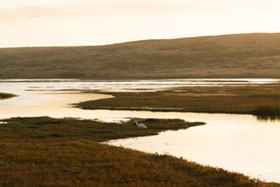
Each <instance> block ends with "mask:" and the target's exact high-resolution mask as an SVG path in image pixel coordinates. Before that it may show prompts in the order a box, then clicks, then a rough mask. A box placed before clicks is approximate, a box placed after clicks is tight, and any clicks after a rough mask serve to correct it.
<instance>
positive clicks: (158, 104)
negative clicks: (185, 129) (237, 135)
mask: <svg viewBox="0 0 280 187" xmlns="http://www.w3.org/2000/svg"><path fill="white" fill-rule="evenodd" d="M279 90H280V86H279V85H258V86H249V85H248V86H245V87H244V86H226V87H225V86H224V87H184V88H174V89H171V90H165V91H158V92H151V93H147V92H140V93H123V92H120V93H110V94H112V95H113V96H115V97H114V98H110V99H103V100H96V101H87V102H83V103H79V104H77V106H78V107H80V108H83V109H112V110H149V111H178V112H209V113H241V114H255V115H259V114H261V113H263V114H266V115H270V113H271V112H272V111H273V113H271V115H280V114H279V112H278V113H277V112H276V111H277V110H275V109H274V108H273V110H269V111H268V112H266V113H264V112H261V111H260V110H259V109H258V107H259V106H268V107H266V110H268V109H267V108H270V107H271V106H275V105H276V106H277V105H278V106H280V94H279ZM261 110H262V111H264V109H261Z"/></svg>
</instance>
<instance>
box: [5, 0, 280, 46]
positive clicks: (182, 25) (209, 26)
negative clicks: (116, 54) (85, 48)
mask: <svg viewBox="0 0 280 187" xmlns="http://www.w3.org/2000/svg"><path fill="white" fill-rule="evenodd" d="M279 7H280V2H279V0H254V1H253V0H243V1H241V0H184V1H183V0H152V1H151V0H150V1H140V0H134V1H128V0H107V1H104V0H103V1H101V0H67V1H66V0H56V1H55V0H36V1H35V0H4V1H3V2H1V4H0V28H1V29H0V41H1V43H0V47H17V46H66V45H103V44H110V43H119V42H125V41H133V40H142V39H159V38H179V37H191V36H203V35H219V34H231V33H250V32H280V24H278V18H279V17H280V11H279V10H278V8H279Z"/></svg>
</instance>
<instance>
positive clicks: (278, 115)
mask: <svg viewBox="0 0 280 187" xmlns="http://www.w3.org/2000/svg"><path fill="white" fill-rule="evenodd" d="M253 114H254V115H256V116H258V118H259V119H263V120H276V119H280V105H279V106H267V105H263V106H259V107H257V108H256V109H255V110H254V111H253Z"/></svg>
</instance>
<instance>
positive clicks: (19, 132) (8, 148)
mask: <svg viewBox="0 0 280 187" xmlns="http://www.w3.org/2000/svg"><path fill="white" fill-rule="evenodd" d="M7 122H8V124H2V125H0V147H1V149H0V185H1V186H108V185H110V186H268V185H269V184H265V183H262V182H258V181H254V180H250V179H248V178H247V177H245V176H243V175H240V174H236V173H230V172H227V171H224V170H222V169H215V168H211V167H202V166H200V165H198V164H195V163H191V162H187V161H185V160H183V159H178V158H174V157H171V156H160V155H152V154H145V153H141V152H138V151H132V150H128V149H123V148H117V147H112V146H108V145H104V144H100V143H99V142H102V141H106V140H111V139H116V138H125V137H135V136H144V135H152V134H156V133H158V132H161V131H164V130H168V129H170V130H176V129H181V128H188V127H191V126H194V125H202V123H186V122H184V121H181V120H154V119H147V120H142V121H141V122H144V123H145V124H146V125H147V126H148V129H139V128H138V127H136V126H135V124H134V122H133V121H130V122H125V123H123V124H114V123H102V122H96V121H89V120H75V119H51V118H47V117H41V118H14V119H10V120H7ZM270 185H272V184H270Z"/></svg>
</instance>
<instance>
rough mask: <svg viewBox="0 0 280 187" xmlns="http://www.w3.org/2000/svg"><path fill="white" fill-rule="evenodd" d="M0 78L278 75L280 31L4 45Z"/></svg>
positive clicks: (248, 76)
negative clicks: (103, 43) (100, 42)
mask: <svg viewBox="0 0 280 187" xmlns="http://www.w3.org/2000/svg"><path fill="white" fill-rule="evenodd" d="M0 66H1V68H0V78H82V79H156V78H280V73H279V72H280V71H279V70H280V33H274V34H264V33H256V34H235V35H222V36H206V37H192V38H182V39H169V40H146V41H135V42H127V43H121V44H114V45H106V46H86V47H31V48H30V47H29V48H2V49H0Z"/></svg>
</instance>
